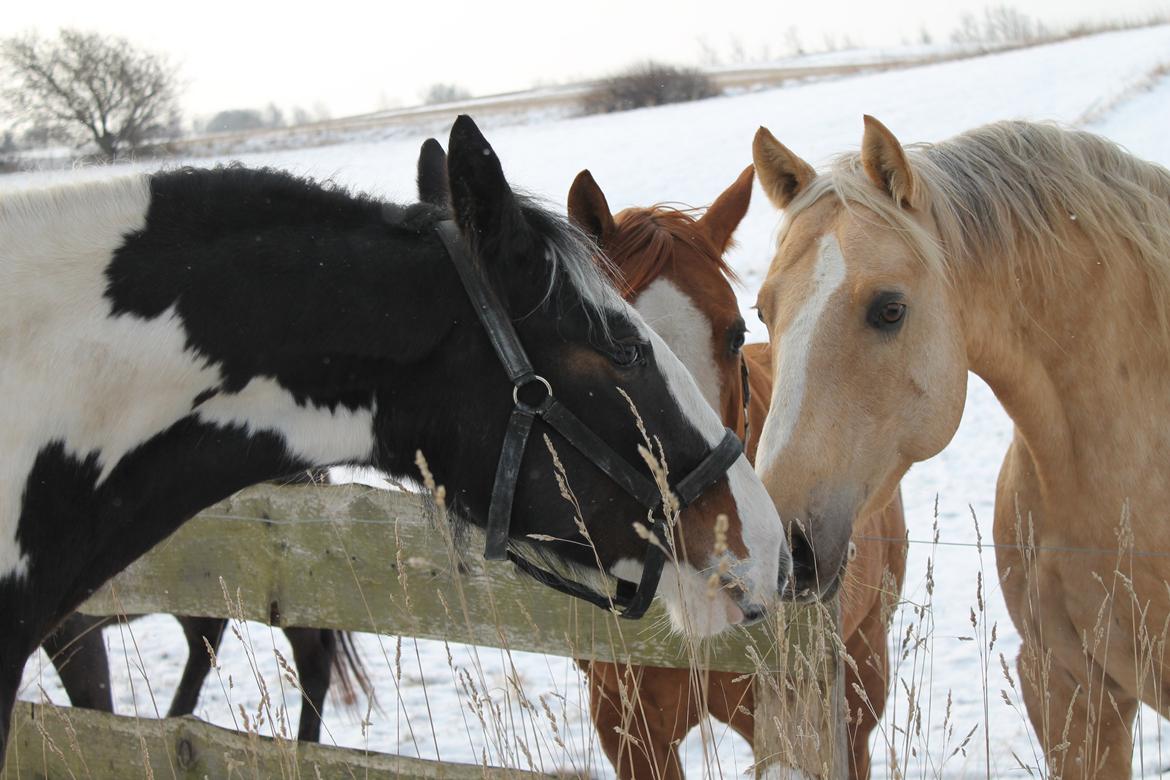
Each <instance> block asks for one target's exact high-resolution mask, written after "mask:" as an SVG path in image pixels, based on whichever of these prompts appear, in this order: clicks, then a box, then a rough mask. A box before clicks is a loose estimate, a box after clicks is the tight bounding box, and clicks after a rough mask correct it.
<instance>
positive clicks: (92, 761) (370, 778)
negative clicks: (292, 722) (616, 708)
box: [0, 702, 553, 780]
mask: <svg viewBox="0 0 1170 780" xmlns="http://www.w3.org/2000/svg"><path fill="white" fill-rule="evenodd" d="M13 715H14V717H13V728H12V733H11V735H10V738H9V742H8V758H7V761H6V763H5V764H4V767H3V769H2V770H0V780H44V779H45V778H50V779H53V778H67V777H74V778H82V777H84V778H91V780H128V778H135V777H142V778H146V777H151V778H158V779H159V780H163V779H164V778H167V779H169V778H173V779H174V780H205V779H210V780H236V779H237V778H238V779H239V780H245V779H247V780H269V778H272V779H274V780H275V779H276V778H281V779H282V780H283V779H285V778H288V779H289V780H292V779H293V778H301V779H303V780H316V779H317V778H353V779H354V780H358V779H359V778H360V779H361V780H391V779H392V778H418V779H419V780H424V779H425V780H432V779H434V778H444V779H446V780H470V779H471V778H476V779H477V780H484V779H488V780H496V779H497V778H499V779H502V778H542V777H549V778H551V777H553V776H552V775H543V774H537V773H534V772H529V771H524V770H517V769H501V768H493V767H483V766H476V765H473V764H451V763H440V762H438V761H427V760H423V759H417V758H407V757H405V756H394V755H387V754H384V753H371V752H365V751H360V750H348V749H344V748H336V747H329V746H326V745H318V744H316V743H312V742H297V741H296V740H285V739H271V738H268V737H261V736H258V735H256V734H255V733H250V734H249V733H244V732H239V731H232V730H230V729H224V728H220V727H219V726H213V725H211V724H210V723H205V722H203V721H201V720H197V719H196V718H192V717H186V718H167V719H163V720H154V719H151V718H133V717H125V716H119V715H110V714H107V713H102V712H94V711H92V710H82V709H73V708H71V707H54V706H51V705H39V704H32V703H30V702H17V706H16V710H15V712H14V713H13Z"/></svg>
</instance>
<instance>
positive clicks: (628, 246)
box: [606, 204, 739, 300]
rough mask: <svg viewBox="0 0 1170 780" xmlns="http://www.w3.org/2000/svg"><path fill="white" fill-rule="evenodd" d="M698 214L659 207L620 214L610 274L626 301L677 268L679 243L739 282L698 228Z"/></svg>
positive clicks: (609, 247) (611, 245)
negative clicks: (674, 266)
mask: <svg viewBox="0 0 1170 780" xmlns="http://www.w3.org/2000/svg"><path fill="white" fill-rule="evenodd" d="M698 213H699V210H698V209H691V208H687V209H678V208H674V207H673V206H667V205H664V204H656V205H654V206H650V207H649V208H629V209H625V210H623V211H622V212H621V213H619V214H618V215H617V217H616V218H615V221H616V223H617V232H616V234H615V235H614V237H613V238H612V239H610V240H608V241H606V253H607V254H608V255H609V258H610V260H611V261H612V262H613V265H612V266H611V268H610V273H611V275H613V277H614V283H615V284H617V286H618V289H619V291H620V292H621V295H622V297H623V298H625V299H626V300H630V299H632V298H634V297H636V296H637V295H638V294H639V293H641V292H642V291H643V290H645V289H646V287H647V286H648V285H649V284H650V283H651V282H653V281H654V280H655V279H657V278H658V277H659V276H661V275H662V273H663V272H664V271H665V270H666V269H667V268H669V267H671V266H673V265H674V262H675V255H676V246H677V244H676V241H682V242H684V243H685V244H686V245H688V246H689V247H690V248H691V249H693V250H694V251H695V254H697V255H698V256H699V257H701V258H703V259H705V260H707V261H709V262H711V263H712V264H713V265H715V267H716V268H717V269H718V270H719V272H720V273H722V274H723V276H724V277H725V278H727V279H728V280H729V281H732V282H738V281H739V277H737V276H736V274H735V271H733V270H732V269H731V266H729V265H727V263H726V262H725V261H724V260H723V254H722V253H721V252H720V251H719V249H718V248H717V247H716V246H714V245H713V244H712V243H711V241H710V239H708V238H707V236H706V234H705V233H704V232H703V231H701V230H698V229H697V228H696V225H697V223H698V218H697V217H696V214H698Z"/></svg>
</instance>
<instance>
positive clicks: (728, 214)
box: [699, 165, 756, 254]
mask: <svg viewBox="0 0 1170 780" xmlns="http://www.w3.org/2000/svg"><path fill="white" fill-rule="evenodd" d="M755 174H756V169H755V166H752V165H749V166H748V167H746V168H744V169H743V173H741V174H740V175H739V178H737V179H736V180H735V183H734V184H732V185H731V186H730V187H728V188H727V189H725V190H724V191H723V194H721V195H720V196H719V197H718V198H716V199H715V202H714V203H712V204H711V205H710V206H709V207H708V208H707V211H706V213H704V214H703V218H702V219H700V220H699V225H700V226H702V228H703V229H704V230H706V231H707V237H708V238H710V239H711V243H712V244H714V246H715V248H716V249H718V250H719V254H723V253H724V252H726V251H727V247H728V246H730V245H731V237H732V236H733V235H735V229H736V228H737V227H739V223H740V222H741V221H742V220H743V218H744V215H745V214H747V210H748V206H749V205H751V202H752V181H753V180H754V179H755Z"/></svg>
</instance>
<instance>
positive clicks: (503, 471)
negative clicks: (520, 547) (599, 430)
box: [483, 407, 535, 561]
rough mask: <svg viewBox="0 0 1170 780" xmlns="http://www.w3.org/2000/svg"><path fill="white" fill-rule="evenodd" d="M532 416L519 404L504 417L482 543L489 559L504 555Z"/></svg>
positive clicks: (485, 556) (503, 556) (530, 429)
mask: <svg viewBox="0 0 1170 780" xmlns="http://www.w3.org/2000/svg"><path fill="white" fill-rule="evenodd" d="M533 419H535V415H534V413H533V412H532V411H531V410H529V409H526V408H522V407H516V409H515V410H513V412H512V416H511V417H510V418H509V419H508V431H507V433H505V434H504V446H503V448H502V449H501V450H500V462H499V463H497V464H496V482H495V485H494V486H493V487H492V502H491V505H490V506H489V508H488V521H487V541H486V542H485V543H484V548H483V557H484V558H485V559H487V560H489V561H502V560H505V559H506V558H507V557H508V528H509V526H511V524H512V503H513V501H514V500H515V498H516V482H517V481H518V478H519V476H520V461H521V460H523V458H524V448H525V447H526V446H527V445H528V434H529V433H531V432H532V421H533Z"/></svg>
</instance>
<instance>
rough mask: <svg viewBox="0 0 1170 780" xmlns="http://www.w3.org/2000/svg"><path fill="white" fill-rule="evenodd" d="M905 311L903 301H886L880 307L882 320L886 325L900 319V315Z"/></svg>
mask: <svg viewBox="0 0 1170 780" xmlns="http://www.w3.org/2000/svg"><path fill="white" fill-rule="evenodd" d="M905 313H906V304H904V303H887V304H886V305H885V306H883V307H882V322H884V323H886V324H887V325H893V324H894V323H895V322H898V321H899V320H901V319H902V315H903V314H905Z"/></svg>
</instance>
